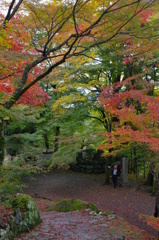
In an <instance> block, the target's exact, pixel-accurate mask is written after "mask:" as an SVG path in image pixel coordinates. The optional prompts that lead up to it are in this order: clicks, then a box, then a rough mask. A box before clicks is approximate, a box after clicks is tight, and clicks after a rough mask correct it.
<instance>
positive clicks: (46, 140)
mask: <svg viewBox="0 0 159 240" xmlns="http://www.w3.org/2000/svg"><path fill="white" fill-rule="evenodd" d="M44 140H45V147H46V152H49V139H48V135H47V132H45V133H44Z"/></svg>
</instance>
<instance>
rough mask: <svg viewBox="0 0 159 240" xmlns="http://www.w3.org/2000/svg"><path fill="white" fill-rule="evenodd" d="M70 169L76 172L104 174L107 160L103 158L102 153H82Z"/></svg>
mask: <svg viewBox="0 0 159 240" xmlns="http://www.w3.org/2000/svg"><path fill="white" fill-rule="evenodd" d="M70 169H71V170H73V171H76V172H83V173H96V174H98V173H104V172H105V158H104V157H102V152H101V151H97V153H95V154H94V155H93V154H90V151H89V152H88V151H82V152H81V153H79V154H78V156H77V158H76V163H75V164H71V165H70Z"/></svg>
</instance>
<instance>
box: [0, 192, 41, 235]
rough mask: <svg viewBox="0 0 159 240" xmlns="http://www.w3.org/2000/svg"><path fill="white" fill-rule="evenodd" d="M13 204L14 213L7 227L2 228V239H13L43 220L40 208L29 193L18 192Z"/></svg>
mask: <svg viewBox="0 0 159 240" xmlns="http://www.w3.org/2000/svg"><path fill="white" fill-rule="evenodd" d="M11 204H12V208H13V214H12V216H11V217H10V219H9V221H8V225H7V226H6V229H1V228H0V239H5V240H6V239H13V237H15V236H17V235H18V234H19V233H22V232H28V231H30V229H33V228H34V227H35V226H36V225H38V224H39V223H41V222H42V220H41V217H40V212H39V209H38V207H37V205H36V203H35V201H34V199H33V198H32V197H30V196H29V195H26V194H16V196H15V197H14V198H13V199H12V201H11Z"/></svg>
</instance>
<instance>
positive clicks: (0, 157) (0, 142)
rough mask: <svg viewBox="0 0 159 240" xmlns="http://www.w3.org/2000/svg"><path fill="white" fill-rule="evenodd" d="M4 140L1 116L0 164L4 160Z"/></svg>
mask: <svg viewBox="0 0 159 240" xmlns="http://www.w3.org/2000/svg"><path fill="white" fill-rule="evenodd" d="M4 149H5V141H4V137H3V118H0V166H1V165H2V163H3V160H4Z"/></svg>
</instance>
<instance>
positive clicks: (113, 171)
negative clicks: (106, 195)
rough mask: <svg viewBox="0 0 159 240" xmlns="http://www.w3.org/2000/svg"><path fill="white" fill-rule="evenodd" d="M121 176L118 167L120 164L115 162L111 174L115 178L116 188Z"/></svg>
mask: <svg viewBox="0 0 159 240" xmlns="http://www.w3.org/2000/svg"><path fill="white" fill-rule="evenodd" d="M119 176H120V170H119V168H118V165H117V164H115V165H114V168H113V170H112V172H111V176H110V177H111V178H112V180H113V184H114V188H116V185H117V180H118V179H119Z"/></svg>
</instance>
